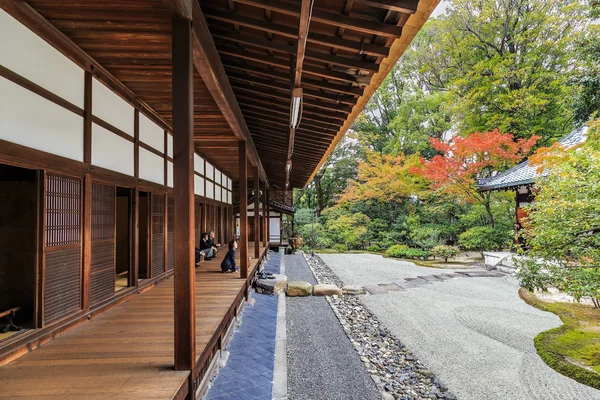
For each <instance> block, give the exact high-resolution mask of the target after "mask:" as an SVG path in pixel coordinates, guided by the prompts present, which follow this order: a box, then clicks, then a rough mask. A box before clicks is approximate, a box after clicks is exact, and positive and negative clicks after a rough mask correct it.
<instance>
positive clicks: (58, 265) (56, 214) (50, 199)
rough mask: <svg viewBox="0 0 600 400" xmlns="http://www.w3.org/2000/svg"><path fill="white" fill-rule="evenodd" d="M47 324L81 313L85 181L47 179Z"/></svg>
mask: <svg viewBox="0 0 600 400" xmlns="http://www.w3.org/2000/svg"><path fill="white" fill-rule="evenodd" d="M45 183H46V195H45V208H46V215H45V219H46V221H45V232H44V233H45V234H44V253H45V257H44V259H45V263H44V297H43V299H44V307H43V310H44V318H43V319H44V323H46V324H47V323H51V322H54V321H56V320H58V319H60V318H61V317H63V316H65V315H68V314H69V313H72V312H75V311H78V310H80V309H81V280H82V279H81V278H82V263H81V209H82V201H81V185H82V183H81V180H80V179H77V178H70V177H64V176H57V175H51V174H48V175H46V182H45Z"/></svg>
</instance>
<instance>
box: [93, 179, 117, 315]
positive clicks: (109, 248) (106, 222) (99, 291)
mask: <svg viewBox="0 0 600 400" xmlns="http://www.w3.org/2000/svg"><path fill="white" fill-rule="evenodd" d="M115 196H116V193H115V188H114V186H108V185H101V184H98V183H93V184H92V224H91V227H92V253H91V264H90V304H91V305H95V304H97V303H99V302H101V301H103V300H106V299H108V298H109V297H111V296H112V295H113V294H114V293H115Z"/></svg>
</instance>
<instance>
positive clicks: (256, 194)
mask: <svg viewBox="0 0 600 400" xmlns="http://www.w3.org/2000/svg"><path fill="white" fill-rule="evenodd" d="M252 179H253V181H254V211H253V213H254V258H256V259H258V258H259V257H260V208H259V207H260V179H259V178H258V169H257V168H256V167H254V168H253V170H252Z"/></svg>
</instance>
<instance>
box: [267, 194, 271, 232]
mask: <svg viewBox="0 0 600 400" xmlns="http://www.w3.org/2000/svg"><path fill="white" fill-rule="evenodd" d="M270 202H271V192H270V190H269V189H267V215H266V219H267V242H270V241H271V203H270Z"/></svg>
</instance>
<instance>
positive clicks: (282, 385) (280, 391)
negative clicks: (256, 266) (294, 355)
mask: <svg viewBox="0 0 600 400" xmlns="http://www.w3.org/2000/svg"><path fill="white" fill-rule="evenodd" d="M279 273H280V274H281V275H285V265H284V264H283V257H282V258H281V261H280V264H279ZM286 330H287V325H286V305H285V291H282V292H281V293H279V301H278V303H277V331H276V333H275V365H274V368H273V392H272V395H273V400H286V399H287V331H286Z"/></svg>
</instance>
